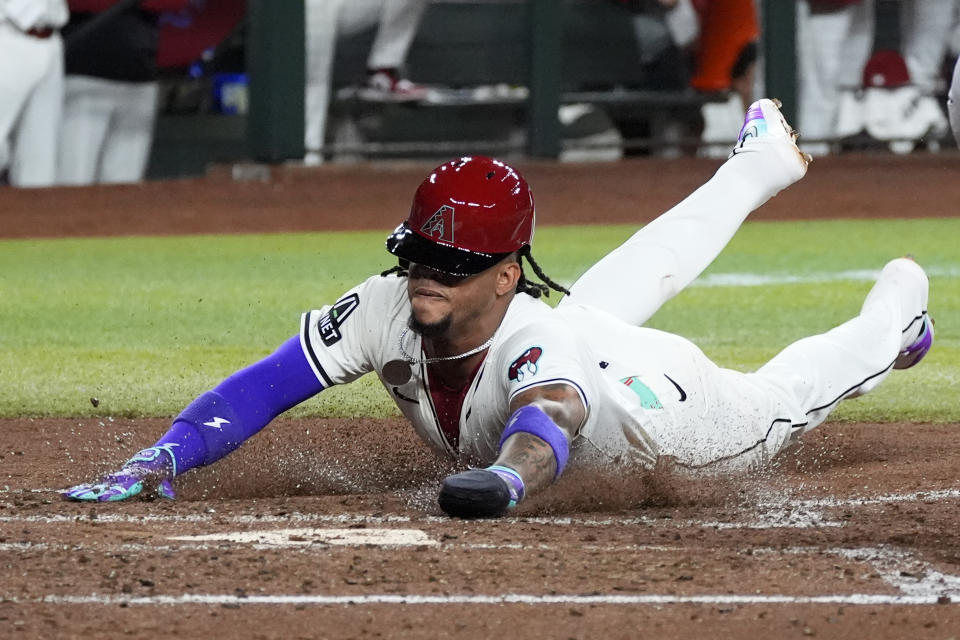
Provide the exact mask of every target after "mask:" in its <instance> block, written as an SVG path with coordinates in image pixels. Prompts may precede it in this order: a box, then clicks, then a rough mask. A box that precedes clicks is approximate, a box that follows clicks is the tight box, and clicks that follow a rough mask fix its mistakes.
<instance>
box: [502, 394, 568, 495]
mask: <svg viewBox="0 0 960 640" xmlns="http://www.w3.org/2000/svg"><path fill="white" fill-rule="evenodd" d="M517 433H529V434H530V435H533V436H537V437H538V438H540V439H541V440H543V441H544V442H546V443H547V444H548V445H550V448H551V449H553V456H554V458H556V460H557V474H556V475H555V476H554V477H553V479H554V480H556V479H557V478H559V477H560V474H561V473H563V469H564V467H566V466H567V458H569V457H570V443H569V442H567V434H565V433H564V432H563V429H561V428H560V427H559V426H558V425H557V423H556V422H554V421H553V419H552V418H551V417H550V416H548V415H547V414H546V413H544V411H543V409H541V408H540V407H536V406H534V405H532V404H528V405H526V406H524V407H520V408H519V409H517V410H516V411H514V412H513V415H512V416H510V419H509V420H508V421H507V427H506V428H505V429H504V430H503V435H501V436H500V447H501V448H502V447H503V443H504V442H506V441H507V438H509V437H510V436H512V435H514V434H517Z"/></svg>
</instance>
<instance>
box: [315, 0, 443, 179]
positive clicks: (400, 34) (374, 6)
mask: <svg viewBox="0 0 960 640" xmlns="http://www.w3.org/2000/svg"><path fill="white" fill-rule="evenodd" d="M428 1H429V0H353V1H352V2H347V1H346V0H306V3H307V4H306V39H307V42H306V45H307V69H306V72H307V86H306V123H305V124H306V127H305V134H304V146H305V147H306V150H307V154H306V156H305V158H304V160H305V162H306V163H307V164H311V165H312V164H320V163H321V162H322V161H323V157H322V153H321V151H320V150H321V149H322V148H323V144H324V139H325V137H326V128H327V110H328V108H329V106H330V91H331V79H332V75H333V60H334V53H335V49H336V43H337V38H338V37H341V36H348V35H353V34H356V33H359V32H361V31H364V30H366V29H369V28H370V27H373V26H374V25H376V26H377V33H376V37H375V38H374V41H373V44H372V45H371V47H370V53H369V56H368V57H367V78H366V82H365V84H364V86H362V87H360V89H359V90H358V92H357V95H358V97H360V98H361V99H364V100H372V101H385V102H415V101H418V100H422V99H424V98H425V97H426V96H427V90H426V88H424V87H422V86H420V85H417V84H415V83H413V82H411V81H410V80H408V79H406V78H404V77H403V74H402V73H401V70H402V67H403V65H404V62H405V61H406V58H407V52H408V51H409V50H410V45H411V44H412V43H413V38H414V36H415V35H416V32H417V29H418V28H419V26H420V20H421V18H422V17H423V12H424V10H426V8H427V3H428Z"/></svg>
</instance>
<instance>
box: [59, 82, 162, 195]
mask: <svg viewBox="0 0 960 640" xmlns="http://www.w3.org/2000/svg"><path fill="white" fill-rule="evenodd" d="M158 86H159V85H158V83H156V82H120V81H117V80H106V79H103V78H93V77H90V76H67V77H66V81H65V97H64V112H63V127H62V130H61V137H60V147H59V153H58V161H57V182H58V183H59V184H63V185H85V184H95V183H122V182H139V181H140V180H142V179H143V176H144V173H145V172H146V168H147V161H148V160H149V157H150V147H151V145H152V143H153V126H154V122H155V120H156V114H157V93H158Z"/></svg>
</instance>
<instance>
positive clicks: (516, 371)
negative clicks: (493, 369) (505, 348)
mask: <svg viewBox="0 0 960 640" xmlns="http://www.w3.org/2000/svg"><path fill="white" fill-rule="evenodd" d="M542 355H543V349H541V348H540V347H530V348H529V349H527V350H526V351H524V352H523V355H522V356H520V357H519V358H517V359H516V360H514V361H513V363H511V364H510V370H509V372H508V374H509V376H510V379H511V380H516V381H517V382H522V381H523V379H524V377H526V376H530V377H533V376H535V375H537V371H538V370H539V369H540V367H539V366H538V365H537V360H539V359H540V356H542Z"/></svg>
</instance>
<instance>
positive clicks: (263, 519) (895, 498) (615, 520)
mask: <svg viewBox="0 0 960 640" xmlns="http://www.w3.org/2000/svg"><path fill="white" fill-rule="evenodd" d="M956 499H960V489H940V490H933V491H914V492H910V493H894V494H886V495H879V496H868V497H859V498H835V497H826V498H804V499H785V500H782V501H761V502H758V503H757V504H756V505H755V507H754V513H753V519H751V520H748V521H726V522H723V521H711V522H706V521H703V520H696V519H687V520H669V521H665V520H664V519H663V518H656V517H650V516H625V517H609V518H567V517H515V518H509V517H508V518H503V519H501V521H506V522H511V521H512V522H522V523H530V524H547V525H576V526H585V527H604V526H610V525H657V526H661V527H662V526H669V527H673V528H682V529H688V528H698V527H699V528H711V529H773V528H801V529H802V528H811V527H838V526H843V523H842V522H839V521H834V520H829V519H828V518H827V517H826V516H825V515H823V513H822V510H824V509H841V508H853V507H862V506H871V505H882V504H893V503H903V502H940V501H943V500H956ZM90 506H91V509H94V508H98V507H99V508H104V509H108V508H109V505H96V504H93V503H91V505H90ZM213 521H216V522H217V523H231V524H256V523H288V522H298V523H300V522H302V523H311V522H324V523H340V524H396V523H410V522H424V523H443V522H447V523H449V522H450V519H449V518H445V517H441V516H429V515H424V516H422V517H416V518H415V517H411V516H400V515H397V516H391V515H385V516H370V515H358V514H339V515H331V514H311V513H298V512H291V513H286V514H284V515H282V516H274V515H219V514H217V513H216V511H215V510H213V509H209V510H208V512H206V513H195V514H188V515H177V514H173V515H170V514H147V515H129V514H124V513H104V512H101V511H93V512H92V513H91V512H89V511H88V512H85V513H77V514H34V515H3V516H0V523H3V522H30V523H43V524H60V523H65V522H105V523H118V522H119V523H130V522H135V523H154V522H156V523H167V522H169V523H207V522H213Z"/></svg>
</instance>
